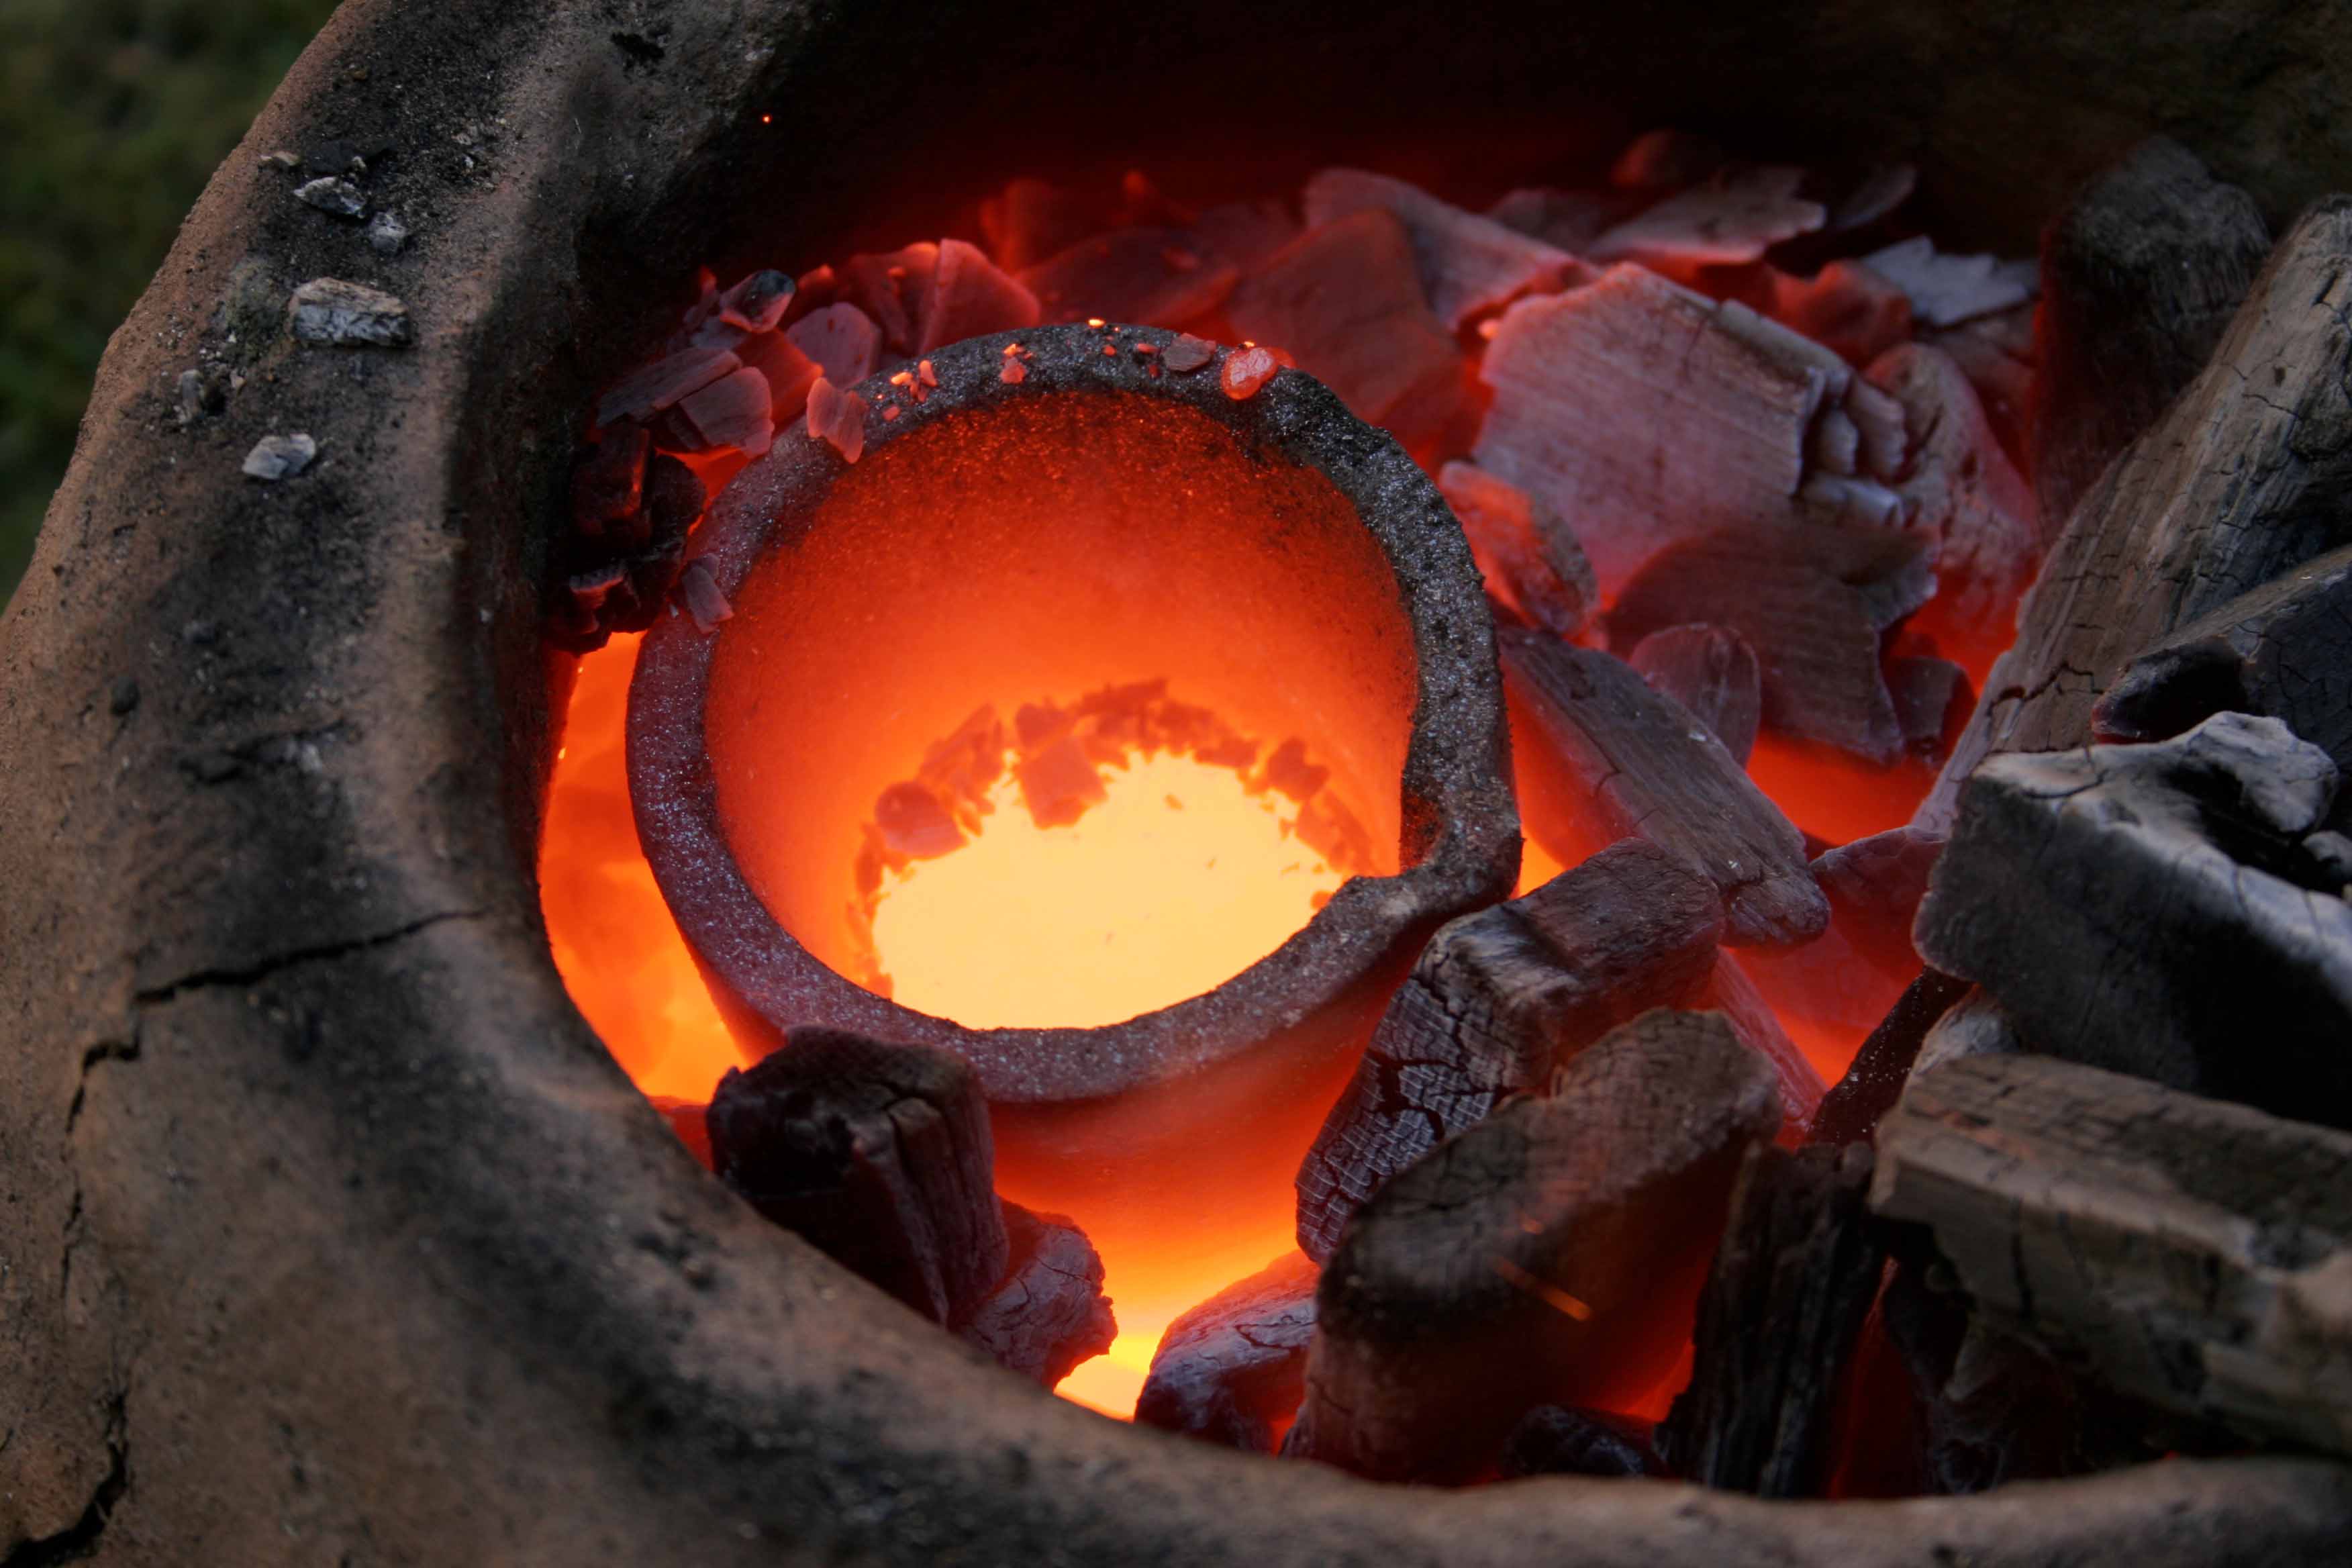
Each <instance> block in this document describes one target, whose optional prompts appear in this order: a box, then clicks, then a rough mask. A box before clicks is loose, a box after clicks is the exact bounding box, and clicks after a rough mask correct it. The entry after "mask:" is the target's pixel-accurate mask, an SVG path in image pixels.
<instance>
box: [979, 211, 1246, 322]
mask: <svg viewBox="0 0 2352 1568" xmlns="http://www.w3.org/2000/svg"><path fill="white" fill-rule="evenodd" d="M1240 278H1241V268H1239V267H1237V266H1235V265H1234V263H1233V262H1232V261H1229V260H1227V259H1226V258H1223V256H1219V255H1216V254H1215V253H1213V252H1212V251H1210V250H1209V249H1208V248H1207V247H1205V246H1204V245H1203V243H1202V241H1201V240H1200V239H1198V238H1196V237H1193V236H1192V234H1191V233H1189V232H1188V231H1186V230H1183V229H1178V228H1123V229H1120V230H1118V232H1117V233H1114V234H1106V235H1097V236H1096V237H1093V238H1091V239H1087V240H1083V241H1081V242H1080V243H1078V244H1077V245H1075V246H1073V247H1070V248H1069V249H1067V250H1065V251H1063V252H1062V253H1061V254H1059V255H1057V256H1055V257H1052V258H1049V259H1047V260H1045V261H1044V262H1042V263H1040V264H1038V265H1037V266H1035V267H1033V268H1029V269H1028V270H1027V271H1024V272H1023V273H1022V274H1021V281H1022V282H1023V283H1024V284H1025V285H1026V286H1027V287H1028V288H1029V289H1030V290H1031V291H1032V292H1033V293H1034V294H1035V295H1036V297H1037V304H1038V308H1039V310H1040V311H1041V312H1042V318H1043V319H1044V320H1045V321H1087V320H1089V319H1092V318H1096V317H1099V318H1101V319H1102V320H1104V321H1126V322H1133V323H1136V324H1139V325H1142V326H1150V327H1181V326H1184V325H1187V324H1189V323H1191V322H1193V321H1198V320H1200V319H1201V318H1202V316H1205V315H1207V314H1208V313H1209V312H1210V311H1212V310H1215V309H1216V308H1217V307H1218V306H1220V305H1222V304H1223V303H1224V301H1225V296H1226V295H1228V294H1230V293H1232V292H1233V290H1234V283H1236V282H1237V281H1239V280H1240Z"/></svg>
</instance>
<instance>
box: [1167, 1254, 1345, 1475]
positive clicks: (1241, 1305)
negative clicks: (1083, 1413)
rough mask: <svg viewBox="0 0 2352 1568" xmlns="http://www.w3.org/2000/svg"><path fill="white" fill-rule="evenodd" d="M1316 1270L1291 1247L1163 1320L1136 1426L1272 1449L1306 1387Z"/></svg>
mask: <svg viewBox="0 0 2352 1568" xmlns="http://www.w3.org/2000/svg"><path fill="white" fill-rule="evenodd" d="M1319 1272H1320V1271H1319V1270H1318V1268H1316V1266H1315V1264H1314V1262H1313V1260H1312V1259H1310V1258H1307V1256H1306V1255H1305V1254H1303V1253H1297V1252H1294V1253H1292V1254H1290V1255H1289V1256H1288V1257H1286V1258H1276V1260H1275V1261H1274V1262H1272V1263H1269V1264H1267V1265H1266V1266H1265V1268H1262V1269H1260V1270H1258V1271H1257V1272H1256V1273H1255V1274H1253V1275H1251V1276H1250V1277H1249V1278H1248V1279H1243V1280H1240V1281H1238V1282H1237V1283H1235V1284H1233V1285H1229V1286H1227V1287H1226V1288H1225V1289H1223V1290H1220V1291H1218V1292H1217V1293H1216V1294H1215V1295H1214V1296H1212V1297H1210V1298H1209V1299H1208V1300H1205V1301H1203V1302H1202V1303H1201V1304H1200V1305H1199V1306H1197V1307H1194V1308H1193V1309H1192V1310H1190V1311H1188V1312H1186V1313H1185V1314H1184V1315H1183V1316H1182V1317H1180V1318H1178V1319H1177V1320H1176V1321H1174V1322H1172V1323H1171V1324H1169V1325H1168V1331H1167V1332H1166V1333H1165V1334H1163V1335H1161V1336H1160V1348H1159V1349H1158V1350H1157V1351H1155V1352H1152V1357H1151V1374H1150V1376H1149V1377H1148V1378H1146V1379H1145V1380H1144V1384H1143V1393H1142V1394H1141V1396H1140V1397H1139V1398H1138V1399H1137V1400H1136V1402H1135V1419H1136V1423H1137V1425H1139V1426H1157V1427H1159V1428H1160V1430H1161V1431H1163V1432H1181V1433H1182V1434H1184V1435H1185V1436H1188V1437H1198V1438H1200V1439H1201V1440H1202V1442H1204V1443H1216V1444H1221V1445H1223V1446H1224V1447H1231V1448H1241V1449H1244V1450H1246V1451H1248V1452H1250V1453H1255V1454H1271V1453H1273V1452H1274V1451H1275V1447H1276V1433H1277V1432H1279V1431H1281V1430H1283V1429H1284V1428H1286V1427H1287V1426H1289V1424H1290V1420H1291V1417H1292V1416H1293V1415H1296V1414H1297V1409H1298V1402H1299V1400H1300V1399H1302V1398H1304V1397H1305V1395H1306V1393H1307V1342H1308V1341H1309V1340H1311V1339H1312V1338H1313V1337H1314V1334H1315V1281H1316V1278H1317V1276H1318V1273H1319Z"/></svg>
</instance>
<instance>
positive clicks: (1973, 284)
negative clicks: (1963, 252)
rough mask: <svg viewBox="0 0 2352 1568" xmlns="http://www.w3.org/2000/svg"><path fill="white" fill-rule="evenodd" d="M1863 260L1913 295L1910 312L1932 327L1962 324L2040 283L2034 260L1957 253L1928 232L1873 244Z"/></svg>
mask: <svg viewBox="0 0 2352 1568" xmlns="http://www.w3.org/2000/svg"><path fill="white" fill-rule="evenodd" d="M1862 265H1863V266H1864V267H1867V268H1870V269H1871V270H1872V271H1873V272H1875V273H1877V274H1878V275H1879V276H1880V277H1882V278H1885V279H1886V280H1887V281H1888V282H1890V283H1893V284H1894V285H1895V287H1896V288H1898V289H1902V290H1903V292H1904V293H1906V294H1907V295H1909V296H1910V297H1911V314H1912V317H1913V318H1914V319H1915V320H1916V321H1919V322H1920V323H1921V324H1922V325H1924V326H1930V327H1952V326H1958V324H1959V323H1961V322H1962V321H1972V320H1974V319H1975V318H1977V317H1979V316H1989V315H1991V314H1992V313H1994V312H1995V311H1998V310H2008V309H2009V308H2010V307H2011V306H2013V305H2018V304H2021V303H2023V302H2024V301H2025V300H2031V299H2032V298H2033V296H2034V295H2035V293H2036V292H2038V291H2039V290H2040V289H2041V282H2040V278H2039V275H2038V273H2037V272H2036V270H2035V268H2034V264H2033V263H2032V262H2031V261H2004V260H2002V259H2001V258H2000V257H1997V256H1956V255H1954V254H1952V253H1951V252H1949V251H1942V250H1937V248H1936V242H1935V241H1934V240H1932V239H1929V238H1928V237H1927V236H1926V235H1924V234H1922V235H1915V236H1913V237H1911V238H1909V239H1905V240H1898V241H1896V242H1895V244H1893V245H1890V246H1888V247H1885V249H1883V250H1874V251H1872V252H1871V253H1870V254H1869V255H1868V256H1865V257H1864V258H1862Z"/></svg>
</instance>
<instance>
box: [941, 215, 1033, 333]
mask: <svg viewBox="0 0 2352 1568" xmlns="http://www.w3.org/2000/svg"><path fill="white" fill-rule="evenodd" d="M1038 319H1039V310H1038V305H1037V296H1036V295H1034V294H1033V293H1031V292H1030V291H1029V288H1028V286H1027V285H1026V284H1024V283H1023V282H1022V281H1021V280H1020V279H1017V278H1014V277H1013V275H1012V274H1010V273H1008V272H1005V271H1003V270H1001V269H1000V268H998V267H997V265H996V264H995V263H994V262H992V261H991V260H989V258H987V257H985V256H983V255H982V254H981V251H980V247H978V246H976V245H971V244H969V243H967V242H966V241H964V240H961V239H943V240H941V241H940V249H939V264H938V266H937V267H935V268H933V269H932V272H931V281H930V292H929V298H928V299H927V300H925V301H924V305H923V321H922V331H921V332H920V333H919V335H918V337H917V340H916V343H915V347H914V349H913V350H912V351H911V352H913V353H930V352H931V351H932V350H933V349H936V348H940V347H942V346H944V345H946V344H948V343H960V342H963V340H964V339H966V338H977V337H983V336H985V335H987V334H988V333H990V332H1003V331H1012V330H1013V329H1014V328H1016V327H1034V326H1035V325H1036V324H1037V321H1038Z"/></svg>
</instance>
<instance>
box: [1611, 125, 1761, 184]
mask: <svg viewBox="0 0 2352 1568" xmlns="http://www.w3.org/2000/svg"><path fill="white" fill-rule="evenodd" d="M1730 163H1731V154H1730V153H1727V152H1725V151H1724V150H1723V146H1722V144H1721V143H1720V142H1717V141H1716V140H1715V139H1714V138H1713V137H1710V136H1702V135H1700V134H1698V133H1697V132H1693V131H1676V130H1673V129H1669V128H1662V129H1660V130H1656V131H1644V132H1642V134H1640V135H1639V136H1636V137H1634V138H1633V141H1631V142H1627V143H1626V144H1625V150H1624V151H1623V152H1622V153H1618V154H1617V161H1616V162H1615V163H1612V164H1611V165H1610V166H1609V183H1610V184H1612V185H1614V186H1616V187H1617V188H1618V189H1620V190H1627V191H1678V190H1681V189H1682V188H1683V187H1684V186H1685V185H1696V184H1699V183H1700V182H1701V181H1704V180H1711V179H1713V178H1715V176H1716V175H1717V174H1720V173H1721V172H1722V171H1723V170H1725V169H1726V168H1728V167H1729V166H1730Z"/></svg>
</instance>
